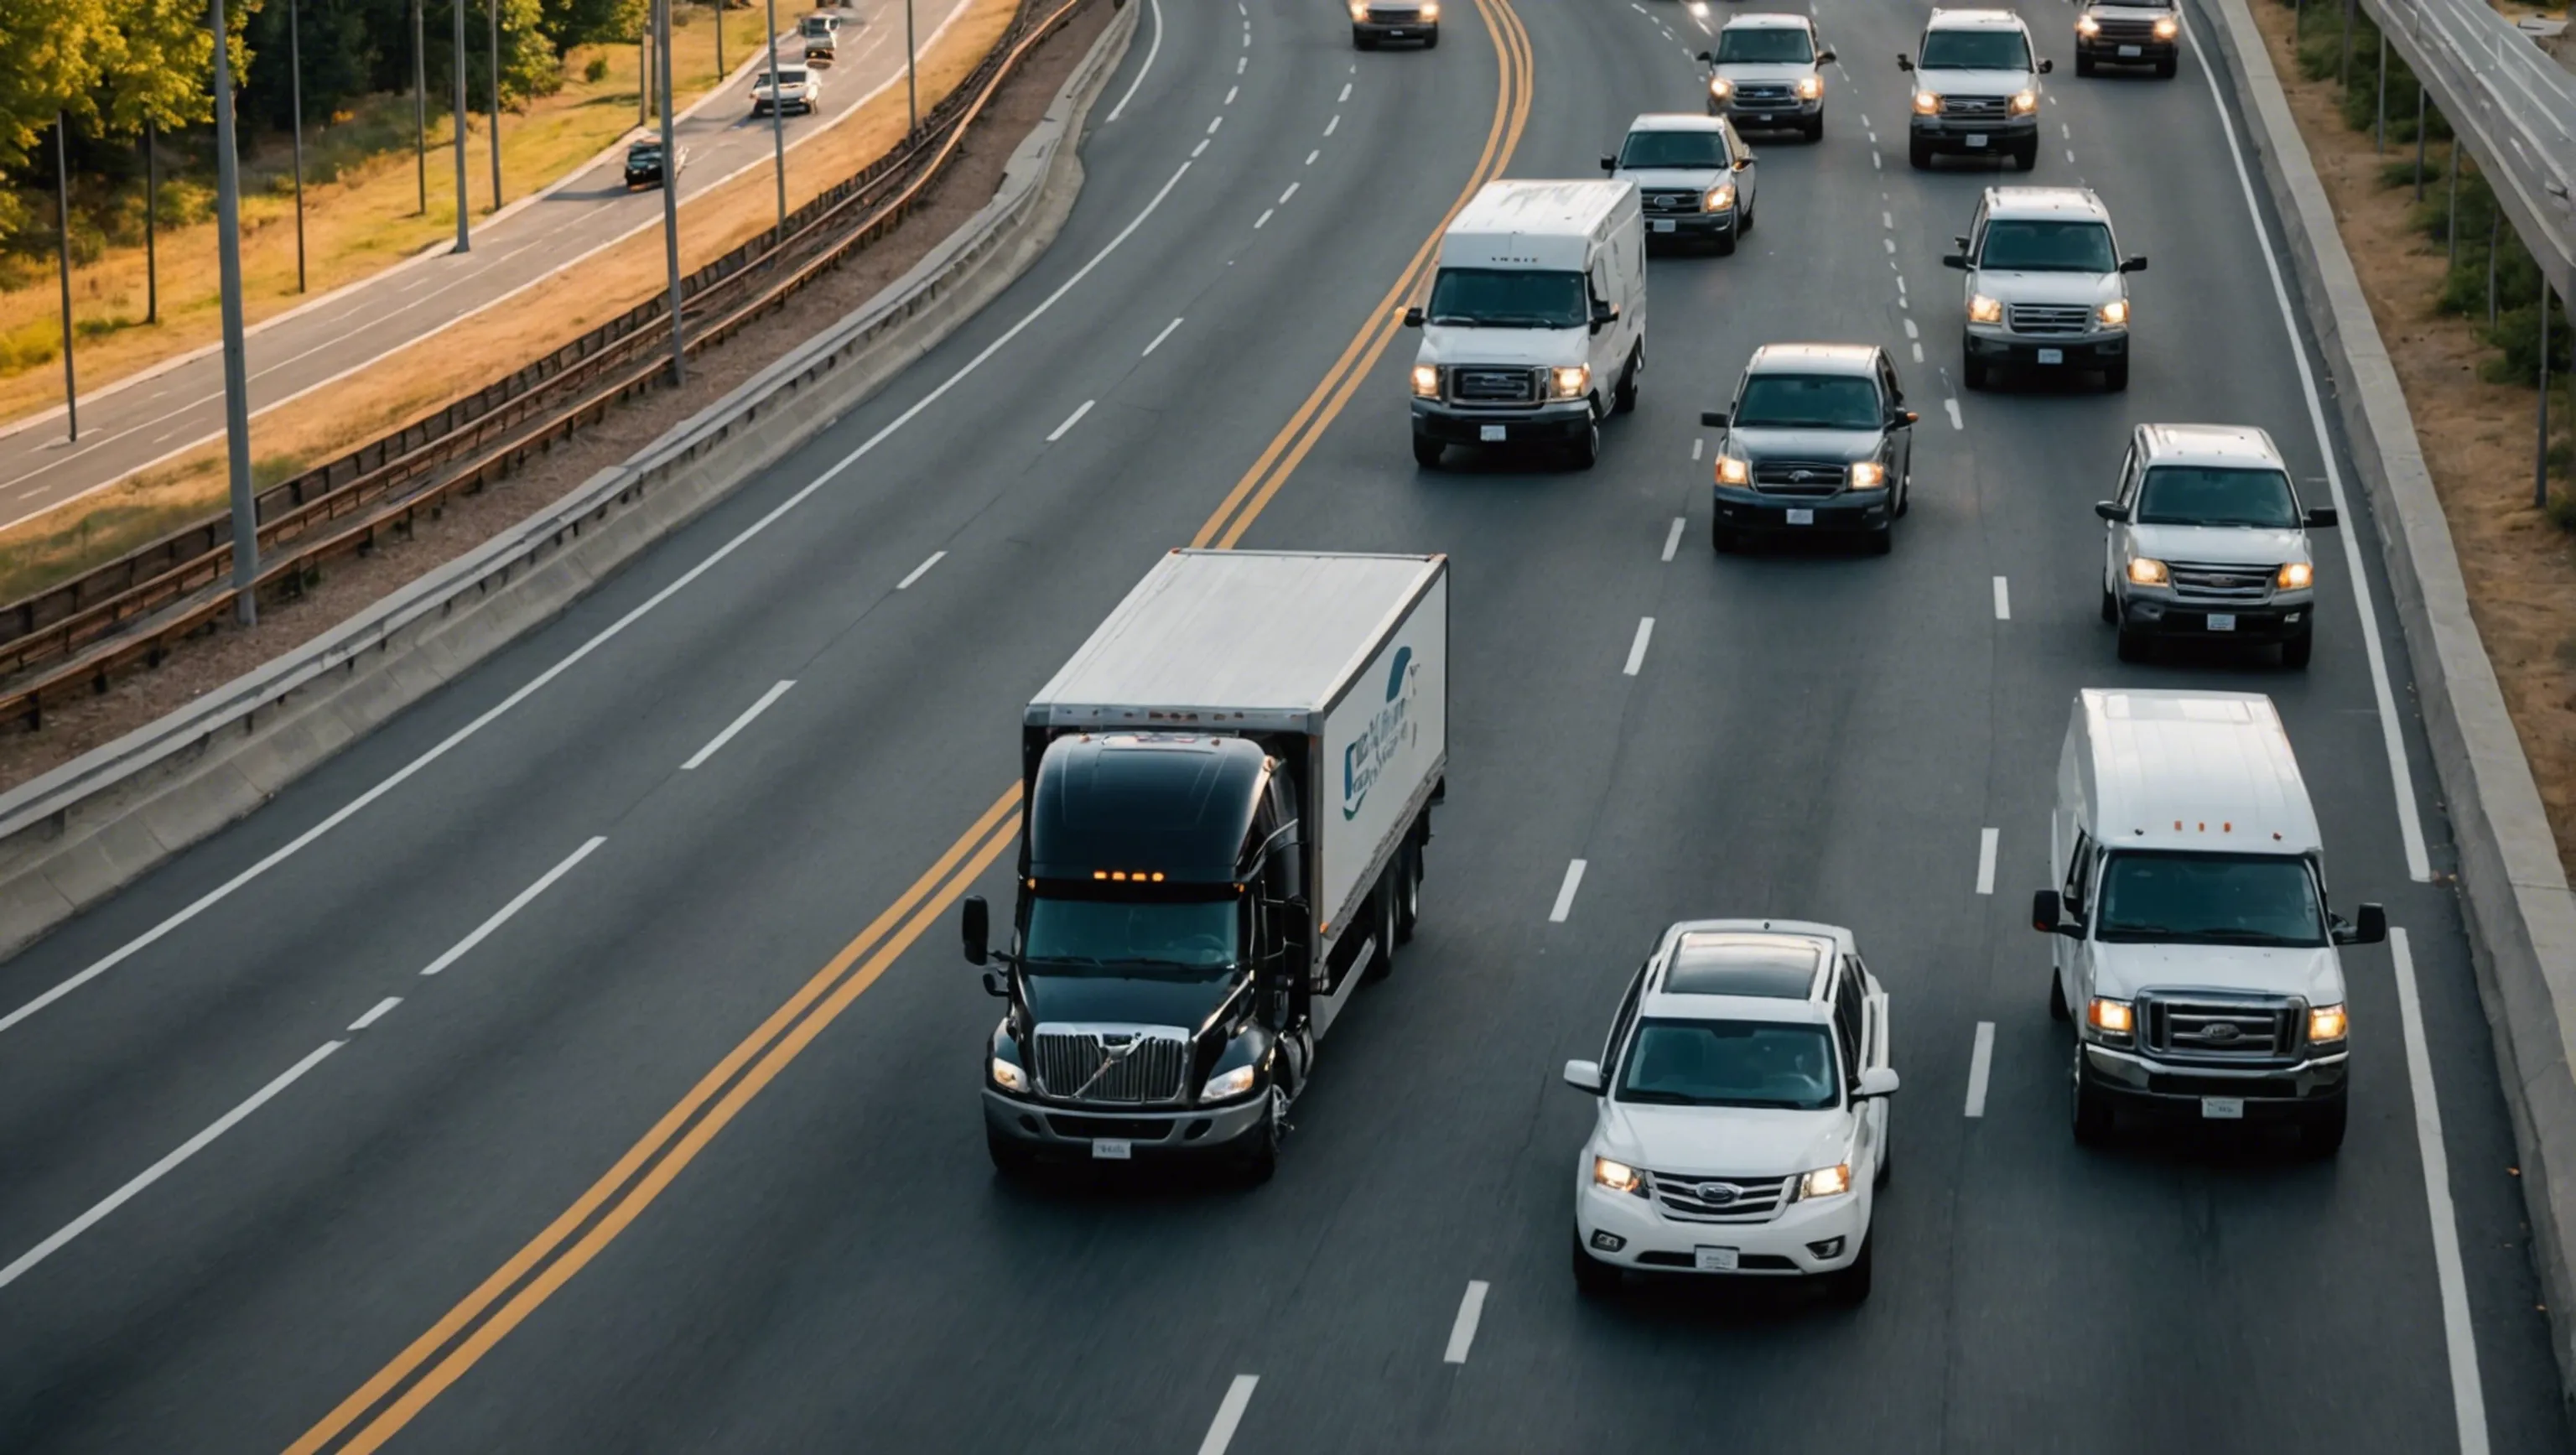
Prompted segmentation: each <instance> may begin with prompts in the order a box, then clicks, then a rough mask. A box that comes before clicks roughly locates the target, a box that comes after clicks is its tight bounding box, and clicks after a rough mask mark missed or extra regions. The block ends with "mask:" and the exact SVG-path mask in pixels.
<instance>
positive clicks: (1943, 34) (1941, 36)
mask: <svg viewBox="0 0 2576 1455" xmlns="http://www.w3.org/2000/svg"><path fill="white" fill-rule="evenodd" d="M1915 64H1916V65H1918V66H1920V67H1922V68H1923V69H1924V70H1927V71H1939V70H1955V71H2027V70H2029V69H2030V45H2029V43H2028V42H2027V41H2025V40H2023V39H2022V34H2021V32H2020V31H2018V30H1934V31H1927V32H1925V33H1924V36H1923V59H1921V60H1919V61H1917V62H1915Z"/></svg>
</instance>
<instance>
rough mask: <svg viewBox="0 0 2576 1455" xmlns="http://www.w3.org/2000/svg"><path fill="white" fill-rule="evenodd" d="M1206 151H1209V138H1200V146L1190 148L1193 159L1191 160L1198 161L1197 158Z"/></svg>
mask: <svg viewBox="0 0 2576 1455" xmlns="http://www.w3.org/2000/svg"><path fill="white" fill-rule="evenodd" d="M1206 150H1207V138H1206V137H1200V138H1199V144H1198V145H1197V146H1194V147H1192V148H1190V157H1191V159H1192V160H1196V159H1197V157H1198V154H1199V153H1201V152H1203V151H1206Z"/></svg>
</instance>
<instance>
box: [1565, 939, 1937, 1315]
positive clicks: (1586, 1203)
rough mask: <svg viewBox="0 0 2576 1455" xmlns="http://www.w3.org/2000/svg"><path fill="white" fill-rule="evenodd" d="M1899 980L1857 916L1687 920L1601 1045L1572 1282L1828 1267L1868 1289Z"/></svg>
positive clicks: (1604, 1286)
mask: <svg viewBox="0 0 2576 1455" xmlns="http://www.w3.org/2000/svg"><path fill="white" fill-rule="evenodd" d="M1887 1047H1888V1034H1887V992H1886V991H1885V990H1884V989H1882V988H1881V987H1880V985H1879V983H1878V981H1877V980H1876V978H1874V977H1873V976H1871V974H1870V973H1869V970H1868V967H1866V966H1864V965H1863V964H1862V963H1861V958H1860V953H1859V951H1858V949H1857V948H1855V947H1854V945H1853V943H1852V936H1851V931H1849V930H1844V929H1837V928H1835V927H1834V926H1832V925H1822V924H1809V923H1806V922H1803V921H1798V920H1686V921H1684V922H1682V923H1680V924H1677V925H1674V926H1673V927H1672V928H1671V929H1668V930H1666V931H1665V932H1664V936H1663V939H1662V940H1661V941H1660V942H1659V943H1658V944H1657V945H1656V947H1655V952H1654V954H1653V955H1651V956H1649V957H1648V958H1647V960H1646V963H1645V964H1644V965H1642V966H1640V967H1639V968H1638V970H1637V975H1636V978H1635V979H1634V980H1633V981H1631V982H1630V983H1629V986H1628V993H1627V996H1626V997H1625V998H1624V999H1623V1000H1621V1001H1620V1003H1619V1014H1618V1017H1617V1019H1615V1020H1614V1021H1613V1022H1612V1023H1611V1026H1610V1036H1609V1040H1608V1042H1607V1043H1606V1044H1605V1045H1604V1046H1603V1048H1602V1059H1601V1060H1600V1061H1598V1062H1594V1061H1569V1062H1567V1063H1566V1067H1565V1079H1566V1081H1567V1082H1568V1083H1570V1084H1572V1085H1573V1086H1575V1087H1576V1088H1577V1089H1579V1090H1582V1091H1586V1092H1589V1093H1591V1094H1592V1095H1594V1096H1595V1097H1597V1098H1599V1101H1598V1103H1597V1105H1598V1112H1597V1115H1596V1119H1595V1122H1594V1126H1593V1131H1592V1136H1591V1138H1590V1139H1589V1140H1587V1141H1586V1142H1585V1143H1584V1144H1583V1155H1582V1157H1581V1158H1580V1159H1579V1160H1578V1161H1577V1163H1576V1166H1575V1174H1574V1281H1575V1284H1576V1286H1577V1287H1578V1288H1580V1289H1581V1290H1582V1291H1583V1292H1585V1293H1587V1294H1600V1293H1607V1292H1610V1291H1611V1290H1613V1289H1615V1288H1616V1287H1617V1286H1618V1285H1619V1283H1620V1282H1621V1281H1622V1279H1623V1277H1624V1276H1625V1274H1626V1273H1628V1272H1638V1273H1656V1272H1675V1273H1728V1274H1749V1275H1765V1274H1768V1275H1786V1276H1796V1275H1822V1276H1824V1277H1825V1278H1826V1279H1827V1280H1829V1283H1830V1286H1831V1287H1832V1289H1833V1291H1834V1292H1835V1293H1836V1294H1837V1295H1838V1296H1839V1297H1840V1298H1841V1299H1842V1300H1843V1301H1846V1302H1850V1303H1858V1302H1859V1301H1861V1300H1862V1299H1865V1298H1867V1297H1869V1278H1870V1274H1869V1269H1870V1210H1871V1205H1872V1201H1873V1197H1874V1194H1875V1189H1876V1188H1877V1187H1878V1186H1879V1185H1880V1184H1883V1183H1884V1182H1885V1181H1886V1180H1887V1173H1888V1167H1889V1162H1888V1156H1887V1114H1888V1106H1887V1098H1888V1097H1889V1096H1892V1095H1893V1094H1895V1091H1896V1072H1895V1070H1894V1069H1893V1068H1892V1067H1890V1066H1889V1065H1888V1055H1887Z"/></svg>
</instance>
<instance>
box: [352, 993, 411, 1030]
mask: <svg viewBox="0 0 2576 1455" xmlns="http://www.w3.org/2000/svg"><path fill="white" fill-rule="evenodd" d="M400 1004H402V997H401V996H399V995H388V996H386V997H385V998H384V999H382V1000H380V1001H377V1002H376V1004H375V1008H374V1009H373V1010H370V1011H368V1012H367V1013H366V1014H365V1015H362V1016H360V1017H358V1018H357V1019H356V1020H353V1021H351V1022H349V1029H351V1030H353V1031H363V1030H365V1029H366V1028H367V1027H369V1026H371V1025H374V1024H375V1023H376V1022H378V1021H380V1020H383V1019H384V1018H385V1017H386V1016H388V1015H390V1014H392V1013H393V1008H394V1007H395V1006H398V1005H400Z"/></svg>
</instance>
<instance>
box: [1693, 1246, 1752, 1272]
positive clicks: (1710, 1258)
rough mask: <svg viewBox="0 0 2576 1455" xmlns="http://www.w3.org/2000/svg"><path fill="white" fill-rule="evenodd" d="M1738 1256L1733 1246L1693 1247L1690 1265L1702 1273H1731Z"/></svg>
mask: <svg viewBox="0 0 2576 1455" xmlns="http://www.w3.org/2000/svg"><path fill="white" fill-rule="evenodd" d="M1739 1256H1740V1254H1739V1252H1738V1250H1736V1249H1734V1248H1693V1249H1691V1266H1692V1267H1694V1268H1697V1269H1698V1270H1699V1271H1700V1272H1702V1273H1733V1272H1734V1271H1735V1265H1736V1260H1737V1258H1738V1257H1739Z"/></svg>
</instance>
